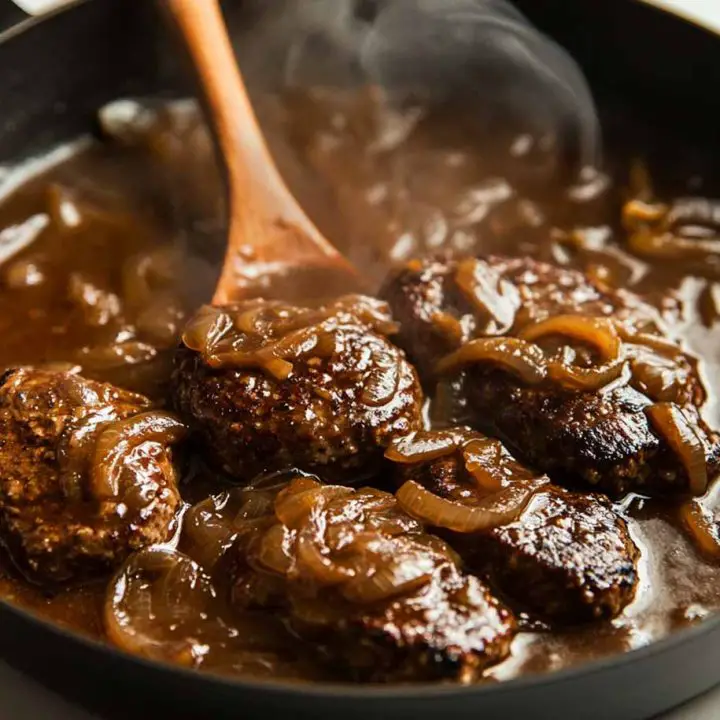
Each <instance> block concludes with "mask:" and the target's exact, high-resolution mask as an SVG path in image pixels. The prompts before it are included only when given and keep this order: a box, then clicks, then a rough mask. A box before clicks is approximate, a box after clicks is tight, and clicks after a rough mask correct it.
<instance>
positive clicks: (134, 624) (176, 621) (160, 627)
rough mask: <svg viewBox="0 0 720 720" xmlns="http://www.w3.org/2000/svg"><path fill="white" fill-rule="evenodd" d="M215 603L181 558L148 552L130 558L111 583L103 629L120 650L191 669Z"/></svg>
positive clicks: (199, 574)
mask: <svg viewBox="0 0 720 720" xmlns="http://www.w3.org/2000/svg"><path fill="white" fill-rule="evenodd" d="M214 599H215V590H214V589H213V587H212V582H211V580H210V578H209V576H208V575H206V574H205V573H204V571H203V570H202V569H201V568H200V566H199V565H197V564H196V563H195V562H193V561H192V560H190V558H188V557H186V556H185V555H181V554H180V553H176V552H172V551H170V550H166V549H161V548H149V549H147V550H142V551H141V552H138V553H135V554H134V555H132V556H130V558H129V559H128V560H127V562H126V563H125V565H123V567H122V568H121V569H120V571H119V572H118V574H117V575H116V576H115V578H114V579H113V580H112V582H111V583H110V586H109V588H108V594H107V597H106V600H105V607H104V614H103V619H104V623H105V630H106V632H107V634H108V637H109V638H110V640H111V641H112V642H113V643H115V644H116V645H118V646H119V647H121V648H123V649H124V650H127V651H129V652H132V653H135V654H138V655H144V656H145V657H150V658H155V659H161V660H170V661H172V662H176V663H179V664H182V665H186V666H189V667H195V666H197V665H199V664H200V663H201V662H202V658H203V655H204V653H205V652H206V650H207V646H206V645H205V644H204V643H203V642H202V641H201V640H200V639H199V637H198V635H199V634H200V632H199V631H200V630H201V626H202V624H203V620H204V618H205V617H207V612H208V608H209V607H210V606H211V605H212V603H213V602H214Z"/></svg>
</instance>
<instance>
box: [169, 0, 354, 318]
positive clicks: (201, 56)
mask: <svg viewBox="0 0 720 720" xmlns="http://www.w3.org/2000/svg"><path fill="white" fill-rule="evenodd" d="M161 5H162V6H163V7H165V8H166V9H167V11H169V13H170V15H171V17H172V18H173V19H174V21H175V23H176V24H177V26H178V28H179V30H180V32H181V34H182V37H183V38H184V40H185V43H186V44H187V48H188V50H189V52H190V56H191V58H192V60H193V62H194V65H195V69H196V72H197V74H198V78H199V81H200V84H201V86H202V90H203V92H204V95H205V100H206V103H207V107H208V111H209V115H210V121H211V124H212V125H213V128H214V132H215V136H216V140H217V143H218V145H219V149H220V152H221V155H222V159H223V160H224V162H225V166H226V168H227V173H228V183H229V215H230V217H229V238H228V246H227V252H226V255H225V262H224V265H223V269H222V274H221V276H220V280H219V282H218V285H217V288H216V290H215V295H214V297H213V303H214V304H217V305H220V304H224V303H227V302H231V301H233V300H239V299H242V298H243V297H244V296H247V295H248V294H249V293H250V292H251V291H252V290H253V289H256V288H257V286H258V281H262V280H266V281H267V280H268V279H269V278H270V276H272V275H278V276H285V275H291V276H292V274H293V271H302V274H304V275H305V276H306V277H311V276H312V277H314V276H315V271H318V273H317V277H325V275H326V274H332V276H333V277H332V285H333V287H337V288H344V289H345V292H349V291H351V290H354V289H357V288H358V286H359V278H358V273H357V270H356V269H355V268H354V267H353V266H352V265H351V264H350V262H349V261H348V260H346V259H345V258H344V257H343V256H342V255H341V254H340V253H339V252H338V251H337V250H336V249H335V248H334V247H333V246H332V245H331V244H330V243H329V242H328V241H327V240H326V239H325V238H324V237H323V236H322V234H321V233H320V231H319V230H318V229H317V228H316V227H315V225H314V224H313V222H312V221H311V220H310V218H308V216H307V215H306V214H305V212H304V211H303V209H302V208H301V207H300V205H299V204H298V202H297V201H296V200H295V198H294V197H293V196H292V194H291V193H290V191H289V190H288V188H287V186H286V185H285V183H284V181H283V179H282V177H281V176H280V173H279V172H278V169H277V168H276V167H275V164H274V162H273V159H272V157H271V155H270V152H269V151H268V148H267V145H266V144H265V140H264V138H263V135H262V131H261V130H260V127H259V125H258V121H257V118H256V117H255V113H254V112H253V109H252V105H251V104H250V99H249V97H248V93H247V90H246V88H245V83H244V81H243V78H242V75H241V72H240V69H239V67H238V65H237V62H236V59H235V54H234V52H233V48H232V45H231V43H230V38H229V36H228V31H227V26H226V25H225V21H224V18H223V15H222V11H221V9H220V5H219V3H218V0H161ZM325 271H328V272H327V273H326V272H325ZM335 283H337V284H335ZM314 291H315V293H316V294H317V287H316V288H314Z"/></svg>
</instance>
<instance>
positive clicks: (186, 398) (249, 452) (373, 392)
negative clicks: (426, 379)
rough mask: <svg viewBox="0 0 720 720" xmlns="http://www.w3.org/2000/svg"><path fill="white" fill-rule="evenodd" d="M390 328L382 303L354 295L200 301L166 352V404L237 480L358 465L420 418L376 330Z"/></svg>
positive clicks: (406, 376)
mask: <svg viewBox="0 0 720 720" xmlns="http://www.w3.org/2000/svg"><path fill="white" fill-rule="evenodd" d="M394 330H395V327H394V324H393V323H392V321H391V319H390V317H389V314H388V309H387V306H385V305H384V303H379V302H378V301H375V300H371V299H370V298H363V297H349V298H344V299H341V300H339V301H337V302H336V303H334V304H333V305H331V306H328V307H324V308H320V309H318V310H311V309H307V308H298V307H294V306H291V305H286V304H284V303H280V302H269V301H265V300H251V301H247V302H244V303H239V304H235V305H231V306H227V307H222V308H203V309H202V310H201V311H200V312H199V313H198V314H197V315H196V317H195V318H193V319H192V320H191V321H190V323H189V324H188V326H187V328H186V330H185V333H184V335H183V344H182V346H181V348H180V349H179V350H178V353H177V358H176V370H175V373H174V381H173V384H174V394H175V402H176V406H177V408H178V410H179V412H180V413H181V414H182V415H183V416H184V417H185V418H187V420H188V422H189V423H190V425H191V427H192V429H193V430H194V431H195V433H196V435H197V436H198V437H199V438H200V440H201V441H202V443H203V444H204V446H205V449H206V454H207V455H208V457H209V458H210V459H212V460H215V461H216V462H218V463H219V464H220V465H221V466H222V467H223V468H224V469H225V470H226V471H227V472H229V473H231V474H232V475H233V476H235V477H236V478H238V479H240V480H244V481H247V480H250V479H252V478H253V477H254V476H255V475H257V474H258V473H261V472H263V471H266V470H278V469H283V468H288V467H295V468H299V469H303V470H307V471H310V472H313V471H319V470H322V471H323V472H324V473H325V475H326V476H329V477H331V478H335V479H339V478H345V477H347V476H348V473H351V474H352V476H353V477H357V476H358V475H363V474H366V473H370V472H372V471H373V470H374V469H376V468H377V466H378V463H379V462H380V461H381V460H382V455H383V450H384V448H385V447H386V446H387V445H388V443H389V442H390V440H391V438H392V437H393V436H395V435H396V434H404V433H406V432H408V431H410V430H413V429H415V428H417V427H419V426H420V424H421V406H422V394H421V390H420V385H419V382H418V379H417V376H416V373H415V370H414V369H413V368H412V366H411V365H410V364H409V363H408V362H407V360H406V359H405V355H404V353H403V352H402V351H401V350H399V349H398V348H396V347H395V346H394V345H393V344H392V343H390V342H389V341H388V340H387V338H386V337H385V334H386V333H390V332H393V331H394Z"/></svg>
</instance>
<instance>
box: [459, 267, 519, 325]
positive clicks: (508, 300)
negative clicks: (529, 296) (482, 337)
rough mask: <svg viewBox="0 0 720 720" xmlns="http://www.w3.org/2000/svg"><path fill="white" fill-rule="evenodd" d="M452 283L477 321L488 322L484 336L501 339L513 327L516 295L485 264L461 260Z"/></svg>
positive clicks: (503, 280) (516, 291)
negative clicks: (470, 306) (468, 303)
mask: <svg viewBox="0 0 720 720" xmlns="http://www.w3.org/2000/svg"><path fill="white" fill-rule="evenodd" d="M455 282H456V283H457V285H458V287H459V288H460V290H461V291H462V293H463V294H464V295H465V297H466V298H467V300H468V301H469V302H470V303H471V304H472V306H473V308H474V309H475V311H476V313H477V314H478V315H479V316H480V318H482V319H486V320H487V321H488V326H487V328H486V334H492V335H502V334H503V333H505V332H507V331H508V330H509V329H510V328H511V327H512V326H513V324H514V323H515V313H516V312H517V310H518V309H519V307H520V304H521V299H520V292H519V291H518V289H517V287H516V286H515V285H513V284H512V283H511V282H510V281H508V280H506V279H505V278H503V277H502V276H501V275H500V273H499V272H498V271H497V270H495V269H494V268H493V267H491V266H490V265H488V263H486V262H483V261H482V260H478V259H477V258H467V259H465V260H462V261H461V262H460V263H458V267H457V272H456V273H455Z"/></svg>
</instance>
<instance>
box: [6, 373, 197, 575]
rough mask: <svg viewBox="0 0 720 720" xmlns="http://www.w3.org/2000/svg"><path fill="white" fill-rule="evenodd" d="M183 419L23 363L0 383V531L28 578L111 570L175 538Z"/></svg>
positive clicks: (145, 402) (139, 400) (124, 395)
mask: <svg viewBox="0 0 720 720" xmlns="http://www.w3.org/2000/svg"><path fill="white" fill-rule="evenodd" d="M183 430H184V428H183V426H182V424H181V423H180V422H179V421H178V420H177V419H175V418H174V417H173V416H170V415H169V414H167V413H163V412H158V411H153V410H151V409H150V402H149V401H148V400H147V399H146V398H144V397H143V396H141V395H136V394H133V393H129V392H126V391H124V390H121V389H119V388H116V387H114V386H112V385H108V384H105V383H99V382H94V381H92V380H85V379H83V378H81V377H79V376H77V375H73V374H70V373H65V372H51V371H45V370H35V369H29V368H22V369H18V370H13V371H10V372H8V373H6V374H5V375H4V376H3V378H2V385H1V386H0V537H1V539H2V542H3V544H4V545H5V546H6V548H7V549H8V551H9V552H10V554H11V556H12V558H13V560H14V561H15V563H16V564H17V566H18V567H19V568H20V570H21V571H22V572H23V573H25V574H26V575H27V576H28V577H29V578H30V579H32V580H34V581H37V582H46V583H61V582H65V581H69V580H77V579H82V578H87V577H90V576H93V575H95V574H97V573H103V572H106V571H108V570H110V569H112V568H113V567H115V566H116V565H118V564H120V563H121V562H122V561H123V560H124V559H125V557H126V556H127V555H129V554H130V553H131V552H132V551H134V550H137V549H139V548H142V547H144V546H146V545H150V544H153V543H156V542H162V541H164V540H166V539H167V538H168V535H169V534H170V532H171V530H172V526H173V521H174V518H175V513H176V511H177V509H178V508H179V506H180V497H179V494H178V491H177V488H176V484H175V480H176V477H175V470H174V469H173V465H172V458H171V452H170V447H169V446H170V444H171V443H172V442H174V441H176V440H177V439H179V437H180V436H181V434H182V432H183Z"/></svg>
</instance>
